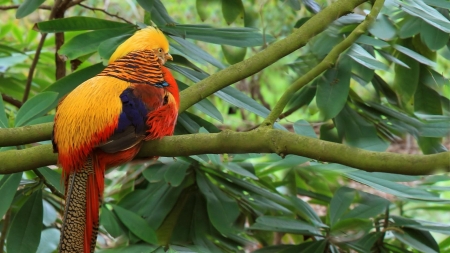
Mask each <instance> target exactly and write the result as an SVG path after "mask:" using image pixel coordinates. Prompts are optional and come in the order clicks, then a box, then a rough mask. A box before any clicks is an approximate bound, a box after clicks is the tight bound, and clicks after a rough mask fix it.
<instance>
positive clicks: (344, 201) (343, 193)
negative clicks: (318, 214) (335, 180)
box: [329, 187, 355, 226]
mask: <svg viewBox="0 0 450 253" xmlns="http://www.w3.org/2000/svg"><path fill="white" fill-rule="evenodd" d="M354 198H355V190H354V189H350V188H347V187H341V188H339V189H338V190H337V191H336V193H335V194H334V196H333V198H332V199H331V202H330V209H329V213H330V224H331V225H332V226H334V225H335V224H336V222H338V221H339V220H340V219H341V217H342V215H343V214H344V213H345V212H347V210H348V208H349V207H350V204H351V203H352V202H353V199H354Z"/></svg>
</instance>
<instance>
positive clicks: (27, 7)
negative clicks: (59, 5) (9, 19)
mask: <svg viewBox="0 0 450 253" xmlns="http://www.w3.org/2000/svg"><path fill="white" fill-rule="evenodd" d="M44 1H45V0H25V1H24V2H23V3H22V4H21V5H20V6H19V8H18V9H17V12H16V18H24V17H26V16H28V15H29V14H31V13H32V12H33V11H35V10H36V9H37V8H38V7H39V6H40V5H41V4H42V3H43V2H44Z"/></svg>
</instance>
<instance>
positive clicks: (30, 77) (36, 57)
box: [22, 33, 47, 103]
mask: <svg viewBox="0 0 450 253" xmlns="http://www.w3.org/2000/svg"><path fill="white" fill-rule="evenodd" d="M46 37H47V33H44V34H41V40H40V41H39V44H38V46H37V48H36V53H35V54H34V58H33V62H32V63H31V66H30V70H29V71H28V77H27V83H26V85H25V91H24V93H23V98H22V103H25V102H26V101H27V99H28V95H30V90H31V83H32V81H33V75H34V70H35V69H36V66H37V63H38V61H39V56H40V55H41V50H42V47H43V46H44V42H45V38H46Z"/></svg>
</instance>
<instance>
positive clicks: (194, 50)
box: [169, 35, 225, 69]
mask: <svg viewBox="0 0 450 253" xmlns="http://www.w3.org/2000/svg"><path fill="white" fill-rule="evenodd" d="M169 37H170V38H172V39H173V40H174V41H176V42H177V43H170V50H172V51H175V50H177V51H178V52H179V53H180V54H185V55H186V56H187V57H189V58H191V59H193V60H195V61H198V62H202V61H206V62H208V63H210V64H212V65H214V66H216V67H218V68H219V69H223V68H225V66H224V65H223V64H222V63H221V62H220V61H218V60H217V59H216V58H214V57H213V56H212V55H211V54H209V53H208V52H206V51H205V50H203V49H202V48H200V47H199V46H197V45H196V44H194V43H192V42H190V41H188V40H186V39H183V38H181V37H177V36H173V35H169ZM177 51H175V52H177Z"/></svg>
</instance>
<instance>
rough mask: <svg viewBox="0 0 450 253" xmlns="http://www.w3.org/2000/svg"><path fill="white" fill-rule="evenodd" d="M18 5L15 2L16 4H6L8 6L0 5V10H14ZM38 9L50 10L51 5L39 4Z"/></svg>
mask: <svg viewBox="0 0 450 253" xmlns="http://www.w3.org/2000/svg"><path fill="white" fill-rule="evenodd" d="M19 7H20V4H16V5H8V6H0V11H7V10H14V9H17V8H19ZM38 9H42V10H51V9H52V7H51V6H49V5H41V6H39V7H38Z"/></svg>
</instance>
